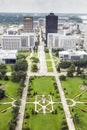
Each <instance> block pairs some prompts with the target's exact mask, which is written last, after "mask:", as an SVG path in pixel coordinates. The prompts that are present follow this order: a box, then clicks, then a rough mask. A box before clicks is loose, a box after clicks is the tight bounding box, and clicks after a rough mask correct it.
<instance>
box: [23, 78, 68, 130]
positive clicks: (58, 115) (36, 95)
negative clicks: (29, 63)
mask: <svg viewBox="0 0 87 130" xmlns="http://www.w3.org/2000/svg"><path fill="white" fill-rule="evenodd" d="M26 129H27V130H32V129H33V130H39V129H41V130H48V129H51V130H57V129H59V130H68V127H67V123H66V119H65V115H64V111H63V107H62V103H61V100H60V95H59V92H58V90H57V84H56V80H55V77H45V76H41V77H40V76H37V77H36V76H32V77H30V81H29V88H28V94H27V100H26V108H25V114H24V122H23V130H26Z"/></svg>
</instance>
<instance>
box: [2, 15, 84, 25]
mask: <svg viewBox="0 0 87 130" xmlns="http://www.w3.org/2000/svg"><path fill="white" fill-rule="evenodd" d="M46 15H48V14H46V13H0V23H1V24H22V23H23V18H24V16H32V17H33V19H34V20H37V19H38V18H45V16H46ZM56 15H57V16H59V19H60V15H59V14H56ZM65 16H66V17H68V18H69V20H72V21H75V22H80V23H82V19H81V18H79V17H78V15H75V16H74V15H73V16H72V15H64V14H62V16H61V18H62V19H63V18H64V17H65ZM65 21H67V20H65Z"/></svg>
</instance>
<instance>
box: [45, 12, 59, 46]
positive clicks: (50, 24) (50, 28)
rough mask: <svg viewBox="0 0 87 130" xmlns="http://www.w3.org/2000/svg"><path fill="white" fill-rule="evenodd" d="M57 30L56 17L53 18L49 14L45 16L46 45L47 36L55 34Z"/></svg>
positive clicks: (52, 15)
mask: <svg viewBox="0 0 87 130" xmlns="http://www.w3.org/2000/svg"><path fill="white" fill-rule="evenodd" d="M57 29H58V16H55V15H54V13H50V14H49V15H48V16H46V45H47V34H48V33H57Z"/></svg>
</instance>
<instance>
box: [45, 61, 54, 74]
mask: <svg viewBox="0 0 87 130" xmlns="http://www.w3.org/2000/svg"><path fill="white" fill-rule="evenodd" d="M46 63H47V70H48V72H53V68H52V62H51V61H47V62H46Z"/></svg>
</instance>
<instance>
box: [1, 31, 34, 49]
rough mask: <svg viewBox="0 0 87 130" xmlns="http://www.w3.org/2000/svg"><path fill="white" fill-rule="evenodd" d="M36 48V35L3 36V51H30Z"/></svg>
mask: <svg viewBox="0 0 87 130" xmlns="http://www.w3.org/2000/svg"><path fill="white" fill-rule="evenodd" d="M34 46H35V35H34V33H22V34H20V35H3V37H2V49H3V50H28V49H29V48H32V47H34Z"/></svg>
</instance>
